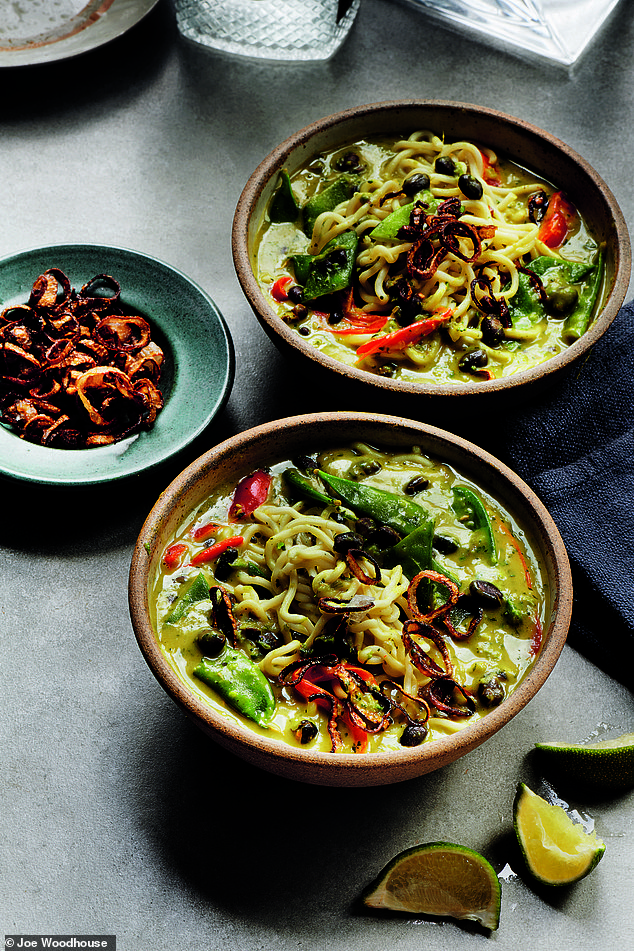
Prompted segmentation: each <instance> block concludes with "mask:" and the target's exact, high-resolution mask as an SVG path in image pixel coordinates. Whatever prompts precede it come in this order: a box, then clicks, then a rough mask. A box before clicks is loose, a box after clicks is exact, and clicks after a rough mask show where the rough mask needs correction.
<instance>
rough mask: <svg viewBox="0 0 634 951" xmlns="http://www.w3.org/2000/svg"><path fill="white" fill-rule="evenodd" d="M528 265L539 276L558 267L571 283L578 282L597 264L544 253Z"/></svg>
mask: <svg viewBox="0 0 634 951" xmlns="http://www.w3.org/2000/svg"><path fill="white" fill-rule="evenodd" d="M526 267H527V268H528V269H529V271H532V272H533V273H534V274H537V275H538V276H539V277H541V276H542V274H545V273H546V271H551V270H553V268H557V269H560V270H562V272H563V274H564V276H565V279H566V280H567V281H569V282H570V283H571V284H577V283H578V282H579V281H583V280H584V278H586V277H587V276H588V274H589V273H590V271H592V269H593V268H594V267H595V265H594V264H590V263H589V262H588V261H563V260H562V259H561V258H551V257H549V255H547V254H542V255H540V256H539V257H538V258H534V260H532V261H531V262H530V264H527V265H526Z"/></svg>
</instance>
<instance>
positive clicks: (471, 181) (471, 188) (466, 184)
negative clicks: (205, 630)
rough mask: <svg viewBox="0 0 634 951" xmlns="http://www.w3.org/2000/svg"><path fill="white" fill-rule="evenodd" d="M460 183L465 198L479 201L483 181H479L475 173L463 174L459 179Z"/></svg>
mask: <svg viewBox="0 0 634 951" xmlns="http://www.w3.org/2000/svg"><path fill="white" fill-rule="evenodd" d="M458 185H459V187H460V191H461V192H462V194H463V195H464V196H465V198H471V199H473V201H478V200H479V199H480V198H482V195H483V188H482V182H480V181H478V179H477V178H476V177H475V175H467V174H465V175H461V176H460V178H459V179H458Z"/></svg>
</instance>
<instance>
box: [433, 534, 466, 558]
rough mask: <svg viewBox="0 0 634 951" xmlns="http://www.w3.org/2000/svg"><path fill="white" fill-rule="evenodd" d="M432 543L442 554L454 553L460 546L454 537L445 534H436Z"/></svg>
mask: <svg viewBox="0 0 634 951" xmlns="http://www.w3.org/2000/svg"><path fill="white" fill-rule="evenodd" d="M432 545H433V547H434V548H435V549H436V551H437V552H439V553H440V554H441V555H453V554H454V552H457V551H458V548H459V547H460V546H459V545H458V544H457V543H456V542H455V541H454V540H453V538H447V537H446V536H445V535H434V539H433V541H432Z"/></svg>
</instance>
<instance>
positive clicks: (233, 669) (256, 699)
mask: <svg viewBox="0 0 634 951" xmlns="http://www.w3.org/2000/svg"><path fill="white" fill-rule="evenodd" d="M547 600H548V591H547V586H546V581H545V577H544V573H543V571H542V566H541V565H540V563H539V561H538V558H537V556H536V554H535V551H534V549H533V548H532V546H531V544H530V541H529V540H528V538H527V536H526V534H525V532H524V531H523V530H522V528H521V527H520V526H519V525H518V524H517V523H516V522H515V520H514V519H513V518H512V517H511V516H510V515H509V513H508V512H506V511H504V510H503V509H502V507H501V506H500V505H499V504H498V503H497V502H496V501H495V500H494V499H493V498H492V497H491V496H490V495H488V494H487V493H485V492H483V491H482V490H481V489H480V488H478V487H477V486H476V485H474V484H473V483H472V482H471V481H470V480H468V479H465V478H464V477H463V476H461V474H460V473H458V472H456V471H455V470H454V469H453V468H451V467H450V466H449V465H446V464H439V463H438V462H436V461H434V460H433V459H431V458H430V457H429V456H427V455H425V454H424V453H423V452H422V451H421V450H420V449H419V448H416V447H414V448H412V449H411V450H407V451H405V450H404V451H387V450H386V451H383V450H380V449H377V448H375V447H372V446H369V445H367V444H365V443H357V444H354V445H351V446H350V447H349V448H345V449H341V448H332V449H325V450H323V451H321V452H319V453H318V454H316V455H314V456H311V457H307V456H301V457H299V458H294V459H293V460H292V461H286V462H281V463H279V464H276V465H274V466H272V467H271V468H270V469H262V470H258V471H257V472H254V473H250V474H249V475H247V476H246V477H245V478H243V479H242V480H241V481H240V482H239V483H238V484H237V485H236V484H234V485H228V486H225V487H224V488H223V489H222V490H221V491H219V492H217V493H215V494H214V495H213V496H211V497H210V498H209V499H207V501H206V502H205V503H204V504H203V505H201V506H200V507H199V508H198V509H197V510H196V511H194V512H192V513H191V515H190V516H189V518H188V519H187V520H186V521H185V522H184V523H183V524H182V525H181V526H180V527H179V529H178V531H177V532H176V534H175V536H174V538H173V539H172V540H171V541H170V544H169V545H168V546H167V547H166V549H165V551H164V553H163V556H162V560H161V566H160V569H159V571H158V573H157V576H156V579H155V583H154V588H153V594H152V599H151V601H152V605H153V606H152V611H153V623H154V625H155V627H156V631H157V633H158V638H159V641H160V644H161V646H162V648H163V650H164V652H165V654H166V656H167V657H168V659H169V661H170V663H171V664H172V665H173V667H174V668H175V670H176V671H177V672H178V674H179V675H180V676H181V678H182V679H183V680H184V681H185V682H186V683H187V684H188V686H190V687H191V688H193V689H194V690H195V691H196V692H197V693H198V695H199V696H200V697H203V698H205V700H206V701H207V702H209V703H210V704H211V705H212V706H213V707H214V708H216V709H219V710H222V711H223V712H224V714H225V715H226V716H227V717H230V718H233V719H234V720H237V721H240V722H242V723H244V724H246V725H248V726H250V727H251V728H252V729H254V730H256V731H261V732H264V733H266V734H267V735H268V736H272V737H276V738H279V739H280V740H281V741H285V742H287V743H290V744H291V745H296V746H302V745H304V746H306V747H308V748H312V749H319V750H325V751H332V752H336V753H339V752H341V753H350V752H366V751H369V752H371V751H377V750H381V751H385V750H390V749H402V747H403V746H415V745H418V744H419V743H422V742H430V741H433V740H434V739H436V738H438V737H441V736H445V735H447V734H451V733H453V732H455V731H457V730H461V729H462V728H463V727H465V726H466V725H468V724H469V723H471V722H473V721H474V720H477V719H478V718H480V717H482V716H484V715H486V713H487V712H488V711H490V710H491V709H492V708H493V707H495V706H497V705H498V704H499V703H501V702H502V701H503V700H504V698H505V697H506V696H507V695H508V694H510V693H511V692H512V691H513V690H514V689H515V687H516V686H517V685H518V684H519V682H520V681H521V680H522V678H523V676H524V674H525V673H526V671H527V670H528V669H529V668H530V666H531V664H532V663H533V661H534V659H535V656H536V654H537V653H538V651H539V648H540V643H541V632H542V625H543V622H544V615H545V610H546V606H547Z"/></svg>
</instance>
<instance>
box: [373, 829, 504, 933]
mask: <svg viewBox="0 0 634 951" xmlns="http://www.w3.org/2000/svg"><path fill="white" fill-rule="evenodd" d="M362 899H363V902H364V904H366V905H367V906H368V907H369V908H382V909H386V910H389V911H404V912H408V913H409V914H413V915H437V916H441V917H450V918H461V919H464V918H467V919H469V920H470V921H477V922H479V923H480V924H481V925H483V926H484V927H485V928H489V929H490V930H491V931H494V930H495V929H496V928H497V926H498V924H499V921H500V883H499V881H498V878H497V875H496V874H495V871H494V869H493V867H492V866H491V865H490V864H489V862H487V860H486V859H485V858H483V856H481V855H480V854H479V853H478V852H474V851H473V850H472V849H467V848H465V847H464V846H462V845H453V844H452V843H450V842H428V843H426V844H425V845H415V846H413V847H412V848H411V849H406V850H405V851H404V852H399V854H398V855H396V856H395V857H394V858H393V859H392V860H391V862H388V864H387V865H386V866H385V868H384V869H383V871H382V872H381V873H380V875H379V876H378V877H377V878H376V879H375V880H374V881H373V882H372V884H371V885H369V886H368V887H367V888H366V889H365V891H364V893H363V895H362Z"/></svg>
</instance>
